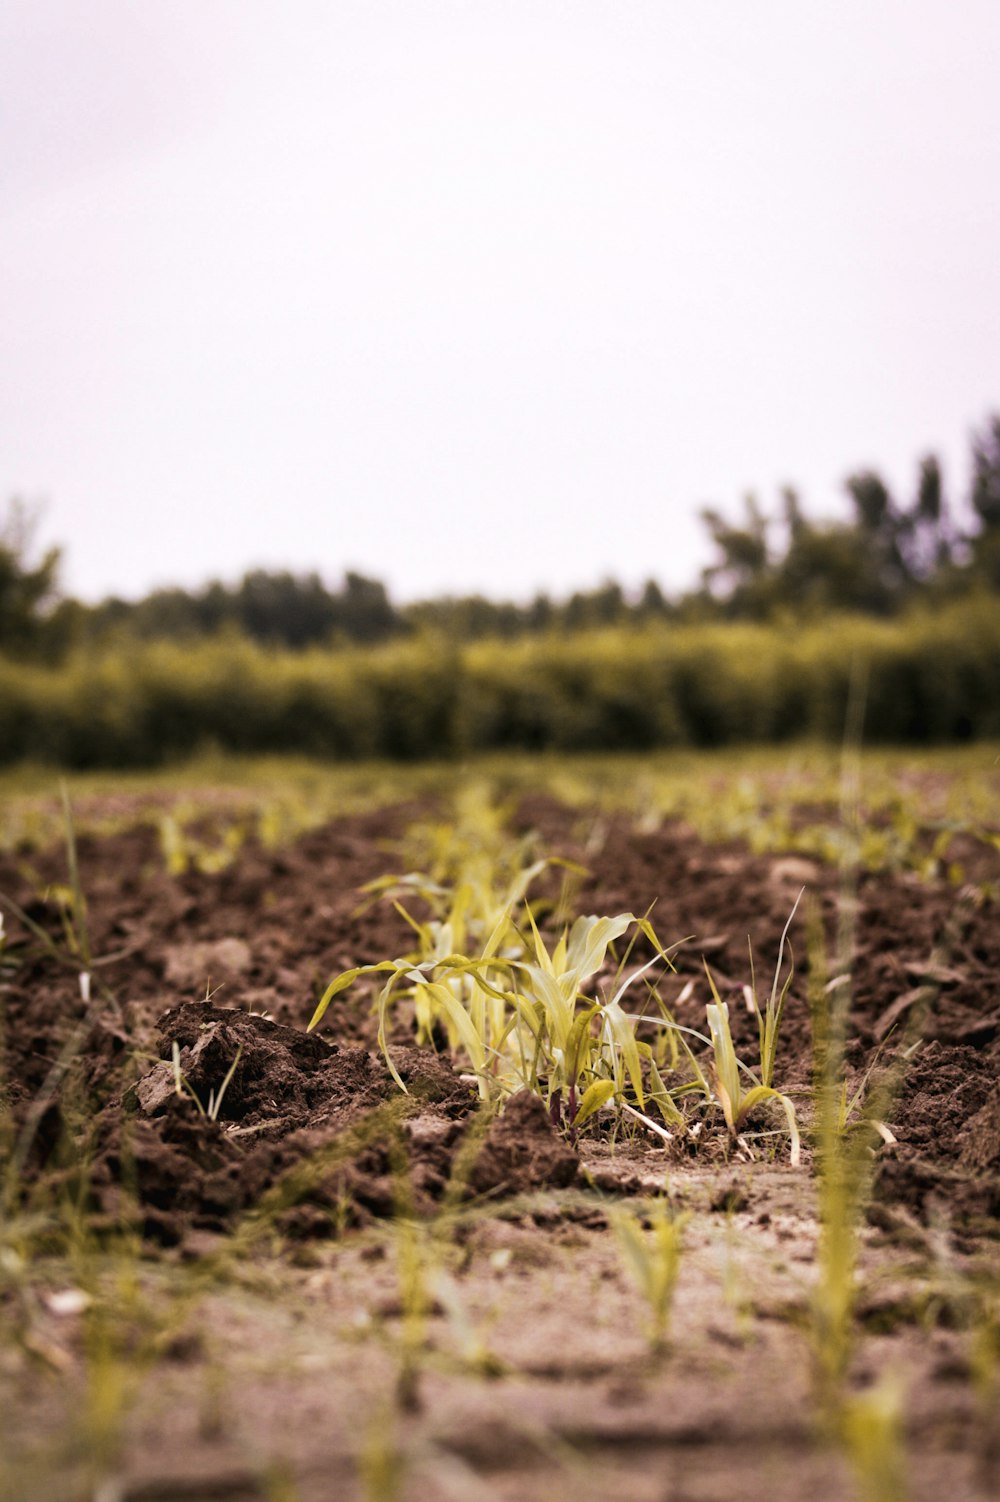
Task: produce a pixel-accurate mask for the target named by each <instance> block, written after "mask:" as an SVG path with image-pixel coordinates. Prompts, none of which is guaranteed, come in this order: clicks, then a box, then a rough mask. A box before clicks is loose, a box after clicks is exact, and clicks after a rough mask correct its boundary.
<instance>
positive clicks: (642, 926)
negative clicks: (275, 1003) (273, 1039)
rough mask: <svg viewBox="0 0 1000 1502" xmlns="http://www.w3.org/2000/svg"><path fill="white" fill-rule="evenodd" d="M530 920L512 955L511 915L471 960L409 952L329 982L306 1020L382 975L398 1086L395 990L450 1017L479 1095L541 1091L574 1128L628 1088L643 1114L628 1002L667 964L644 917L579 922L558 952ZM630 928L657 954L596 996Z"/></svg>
mask: <svg viewBox="0 0 1000 1502" xmlns="http://www.w3.org/2000/svg"><path fill="white" fill-rule="evenodd" d="M528 922H529V926H530V932H531V939H530V940H529V941H526V940H522V941H521V944H522V949H521V956H520V957H517V958H515V957H512V956H511V955H509V954H507V955H503V956H501V955H499V954H498V953H497V950H498V948H499V946H500V944H501V941H502V940H503V939H504V937H505V936H507V935H509V934H510V932H511V931H512V929H513V924H512V918H511V914H510V912H509V911H507V910H505V911H504V912H503V913H502V914H501V917H500V919H499V920H498V922H497V924H496V926H495V928H494V930H493V933H492V934H491V935H490V937H489V938H488V940H487V942H486V944H485V946H484V948H483V950H482V952H481V954H479V955H478V956H477V957H475V958H470V957H468V956H465V955H462V954H449V955H442V956H435V957H434V958H432V959H428V960H424V961H422V962H419V963H416V964H414V963H413V962H411V961H409V960H405V959H404V960H395V961H381V962H380V963H378V964H375V965H366V966H358V967H355V968H353V969H351V970H347V971H345V972H344V973H343V974H342V975H339V976H337V977H336V978H335V979H334V980H333V981H331V983H330V985H329V986H328V987H327V989H326V992H325V993H324V995H323V997H322V998H321V1000H320V1003H319V1005H318V1006H317V1008H316V1011H315V1013H314V1014H313V1017H312V1020H311V1022H310V1024H309V1026H310V1028H313V1027H315V1026H316V1025H317V1023H318V1022H319V1021H320V1020H321V1018H322V1017H323V1015H324V1013H325V1011H326V1009H327V1007H328V1006H329V1004H330V1002H331V1001H332V999H333V998H334V996H336V995H338V994H339V992H341V991H343V990H344V989H345V988H346V987H347V986H349V985H351V984H353V983H354V981H356V980H357V979H359V978H360V977H361V976H363V975H386V976H387V979H386V980H385V982H384V984H383V986H382V989H381V991H380V993H379V997H378V1002H377V1007H378V1018H379V1028H378V1041H379V1046H380V1048H381V1050H382V1052H383V1054H384V1056H385V1058H386V1062H387V1064H388V1066H389V1069H390V1071H391V1072H392V1074H393V1077H394V1079H395V1080H396V1083H397V1084H398V1085H399V1086H400V1088H401V1089H404V1090H405V1086H404V1084H403V1081H402V1080H401V1078H400V1076H399V1074H398V1072H397V1071H396V1069H395V1066H394V1064H393V1061H392V1053H391V1049H390V1047H389V1043H388V1037H387V1023H388V1018H389V1015H390V1011H391V1008H392V1005H393V1003H394V1002H395V1001H396V1000H397V998H398V996H399V995H400V994H407V993H408V994H410V995H413V994H415V993H420V994H421V995H422V996H423V997H424V998H425V1000H426V1003H427V1005H428V1006H430V1007H433V1008H434V1009H435V1011H436V1013H438V1014H440V1016H441V1017H442V1018H444V1019H445V1020H446V1023H447V1026H448V1030H449V1035H450V1037H451V1038H452V1039H453V1040H454V1044H453V1047H454V1051H455V1052H456V1053H457V1054H459V1055H460V1056H462V1055H464V1061H465V1063H466V1065H467V1067H468V1068H469V1069H470V1071H471V1073H472V1075H473V1076H474V1078H475V1080H476V1083H477V1086H478V1089H479V1094H480V1097H481V1098H482V1099H483V1100H496V1099H499V1100H503V1099H505V1098H506V1097H507V1096H508V1095H510V1094H512V1093H514V1092H515V1091H517V1090H521V1089H529V1090H532V1091H534V1092H535V1093H536V1094H539V1095H541V1096H542V1098H543V1099H544V1100H545V1101H546V1103H547V1104H548V1106H549V1107H550V1110H551V1112H552V1115H553V1118H554V1119H557V1120H560V1121H561V1120H564V1119H565V1121H566V1122H567V1124H568V1125H571V1126H573V1125H580V1124H582V1123H583V1122H585V1121H586V1120H587V1119H589V1117H590V1116H592V1115H593V1114H594V1113H595V1112H596V1111H597V1110H599V1109H600V1108H601V1106H603V1105H604V1104H606V1103H607V1102H608V1101H610V1100H612V1099H613V1100H615V1101H616V1102H619V1103H622V1102H623V1101H624V1099H625V1095H626V1092H628V1091H631V1093H632V1095H633V1097H634V1099H635V1101H636V1103H637V1105H638V1107H639V1108H640V1110H641V1109H642V1108H643V1107H644V1104H645V1098H646V1086H645V1084H644V1080H643V1068H642V1064H643V1057H644V1056H645V1057H646V1058H647V1059H650V1058H651V1050H650V1047H649V1045H648V1044H640V1043H639V1041H638V1040H637V1038H636V1035H635V1019H633V1018H632V1017H630V1016H629V1015H628V1014H626V1013H625V1011H624V1010H623V1008H622V1004H621V1003H622V999H623V997H624V995H625V993H626V991H627V990H628V988H629V987H630V986H631V985H632V984H633V983H634V982H635V981H636V980H637V979H638V978H639V976H641V975H643V974H644V973H645V972H646V971H648V970H649V969H650V968H651V966H653V965H655V964H657V963H664V962H666V963H669V957H668V954H667V951H665V950H664V949H663V947H662V945H661V944H660V941H659V939H658V938H657V937H656V934H655V932H654V930H653V928H652V925H651V924H650V923H649V920H648V919H647V918H637V917H636V916H635V915H634V914H632V913H619V914H617V915H616V916H615V917H596V916H591V917H581V918H578V919H577V920H576V922H575V923H574V924H573V926H572V928H571V929H570V930H569V931H568V932H564V933H563V934H562V936H561V937H560V939H559V940H558V942H557V943H556V945H555V947H554V948H553V949H552V950H551V952H550V951H549V949H548V948H547V946H546V944H545V941H544V940H543V938H542V936H541V935H540V933H539V932H538V929H537V926H536V925H535V921H534V918H533V916H532V914H531V913H530V910H529V912H528ZM630 929H632V930H633V934H636V933H642V934H644V935H645V936H646V938H647V939H648V941H649V942H650V944H651V945H652V947H653V948H654V951H655V953H654V955H653V958H652V959H650V960H648V961H646V962H645V964H643V965H642V966H640V967H639V968H638V969H637V970H635V971H633V972H632V973H631V974H629V975H627V976H626V975H624V973H623V968H624V961H623V962H622V963H621V964H619V966H618V970H617V973H616V975H615V977H614V980H613V982H612V983H611V985H610V987H609V989H610V991H611V994H610V996H609V997H606V998H601V997H598V996H596V995H594V988H593V984H592V983H593V982H594V981H595V979H596V977H597V976H598V975H599V973H600V972H601V971H602V969H603V967H604V964H605V961H606V958H607V954H608V950H609V948H610V946H611V945H612V944H613V943H614V941H615V940H617V939H620V938H622V937H623V936H624V935H625V934H627V933H628V931H629V930H630ZM513 931H514V932H515V933H516V930H513ZM653 1068H654V1070H655V1065H654V1066H653ZM654 1091H655V1092H656V1093H657V1094H658V1095H659V1097H660V1103H661V1104H662V1103H663V1102H664V1101H665V1100H666V1098H667V1092H666V1090H665V1088H664V1087H663V1085H662V1079H661V1078H660V1077H659V1075H658V1072H657V1073H656V1074H655V1075H654ZM632 1109H633V1110H634V1109H635V1107H632Z"/></svg>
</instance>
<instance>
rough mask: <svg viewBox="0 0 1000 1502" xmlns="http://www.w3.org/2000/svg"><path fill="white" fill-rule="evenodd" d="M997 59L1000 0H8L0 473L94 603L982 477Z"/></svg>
mask: <svg viewBox="0 0 1000 1502" xmlns="http://www.w3.org/2000/svg"><path fill="white" fill-rule="evenodd" d="M998 76H1000V3H998V0H655V3H652V0H650V3H646V0H565V3H561V0H525V3H521V0H280V3H279V0H143V3H141V4H138V3H135V0H3V4H2V7H0V505H2V503H3V501H4V500H5V498H6V497H8V496H10V495H13V494H15V493H17V494H20V495H23V496H26V497H28V498H33V499H44V501H45V502H46V510H45V516H44V536H45V539H47V540H54V541H58V542H60V543H62V544H64V545H65V549H66V553H65V567H64V583H65V585H66V587H67V588H68V589H69V590H71V591H72V592H75V593H78V594H81V595H83V596H84V597H87V598H97V597H99V596H101V595H103V594H105V593H108V592H116V593H122V594H125V595H137V594H140V593H142V592H144V591H146V590H147V589H149V588H150V587H152V586H154V585H156V584H161V583H181V584H185V585H196V584H198V583H200V582H202V581H204V580H205V579H206V578H208V577H209V576H221V577H223V578H226V579H235V578H237V577H238V576H239V575H240V574H242V572H243V571H244V570H246V569H247V568H249V567H253V566H264V567H271V568H277V567H289V568H293V569H295V570H311V569H318V570H319V571H320V572H321V573H322V574H323V575H324V576H325V577H326V578H327V579H328V580H330V581H331V582H335V581H337V580H338V579H339V577H340V575H341V574H342V572H343V570H344V569H345V568H348V567H350V568H356V569H358V570H360V571H361V572H364V573H368V574H373V575H375V576H377V577H379V578H382V579H384V580H385V581H386V582H387V583H388V584H389V586H390V588H391V590H392V591H393V593H394V595H395V596H396V597H397V598H399V599H410V598H414V597H421V596H428V595H431V594H435V593H440V592H444V591H450V592H466V591H473V590H482V591H485V592H488V593H490V594H492V595H494V596H518V597H524V596H527V595H529V594H530V593H531V592H533V591H534V590H535V589H536V588H539V587H544V588H548V589H550V590H552V591H554V592H556V593H557V594H564V593H566V592H568V591H569V590H571V589H573V588H574V587H584V586H592V585H595V584H597V583H598V582H599V581H600V580H601V579H602V578H605V577H608V576H612V577H616V578H618V579H619V580H620V581H621V582H622V583H623V584H625V585H628V586H633V585H636V584H638V583H639V582H640V581H641V580H643V579H645V578H646V577H647V576H649V575H651V574H652V575H654V576H656V577H657V578H658V579H659V580H660V581H661V582H662V583H663V584H664V585H665V586H667V587H673V588H676V587H678V586H682V585H685V584H687V583H690V582H692V581H693V579H694V577H695V575H696V573H697V570H698V568H699V567H700V565H701V564H703V563H704V562H706V561H707V558H708V551H709V550H708V547H707V543H706V540H705V534H704V528H703V526H702V524H701V523H700V522H699V521H698V519H697V508H698V506H699V505H701V504H705V503H708V502H713V503H717V504H719V505H721V506H722V507H723V509H724V510H726V511H728V512H731V513H733V514H735V513H736V511H737V509H738V506H739V502H740V498H741V496H742V494H743V492H744V491H745V490H746V489H748V488H753V489H756V490H757V491H758V492H759V494H760V495H761V497H762V499H763V500H764V502H765V503H766V504H767V505H771V504H776V489H777V486H778V485H779V484H781V483H782V482H784V481H792V482H795V483H796V484H798V485H799V486H800V487H801V489H802V491H803V494H804V497H805V501H806V504H807V508H811V509H812V510H813V511H814V512H816V513H819V514H832V513H834V512H835V511H836V509H837V508H838V507H839V506H840V505H841V504H842V503H841V501H840V499H839V496H840V487H841V482H842V480H843V477H844V475H845V474H846V473H848V472H849V471H850V470H851V469H853V468H857V467H859V466H862V465H874V466H877V467H878V468H880V469H881V470H882V471H883V473H884V474H885V475H886V477H887V478H888V479H890V480H891V481H892V482H893V483H894V485H895V486H896V487H897V489H898V490H899V491H900V492H901V493H902V494H904V495H907V494H909V492H911V491H912V489H913V485H914V478H915V471H916V463H917V460H918V457H919V456H920V454H922V453H923V452H925V451H926V450H928V449H933V450H935V451H937V452H938V453H939V454H940V455H941V457H942V459H943V461H944V464H945V472H946V479H947V481H948V482H949V484H950V487H951V489H952V491H953V492H958V491H961V490H962V489H963V488H964V486H965V483H966V477H967V451H968V435H969V430H970V428H971V427H973V426H974V425H977V424H980V423H981V422H982V421H983V419H984V418H985V416H986V415H987V414H988V413H989V412H990V411H992V410H997V409H1000V88H998V87H997V78H998Z"/></svg>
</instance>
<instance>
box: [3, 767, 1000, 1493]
mask: <svg viewBox="0 0 1000 1502" xmlns="http://www.w3.org/2000/svg"><path fill="white" fill-rule="evenodd" d="M0 796H2V803H0V895H2V898H3V921H4V926H3V930H2V933H3V939H2V942H0V1047H2V1057H0V1092H2V1093H0V1149H2V1155H3V1156H2V1162H3V1167H4V1176H3V1180H2V1182H0V1195H2V1198H0V1216H2V1219H0V1319H2V1325H0V1498H2V1499H3V1502H29V1499H30V1502H77V1499H79V1502H181V1499H219V1502H222V1499H225V1502H256V1499H268V1502H293V1499H294V1502H328V1499H338V1502H339V1499H344V1502H394V1499H399V1502H425V1499H426V1502H438V1499H441V1502H445V1499H450V1498H462V1499H463V1502H464V1499H468V1502H475V1499H479V1498H482V1499H504V1502H515V1499H518V1502H520V1499H528V1502H535V1499H537V1502H542V1499H545V1502H557V1499H562V1498H567V1499H568V1498H573V1499H574V1502H590V1499H595V1502H596V1499H598V1498H600V1499H605V1498H609V1497H628V1498H630V1499H633V1502H722V1499H726V1502H729V1499H731V1498H734V1497H735V1498H740V1499H741V1502H756V1499H764V1498H768V1499H770V1502H786V1499H787V1502H792V1499H796V1502H797V1499H800V1498H802V1497H803V1496H808V1497H809V1498H810V1499H811V1502H834V1499H838V1502H839V1499H847V1498H854V1497H857V1498H860V1499H862V1502H889V1499H894V1502H895V1499H900V1498H904V1497H910V1498H913V1499H915V1502H922V1499H931V1498H934V1499H939V1498H940V1497H941V1496H942V1494H946V1495H947V1496H948V1497H949V1499H951V1502H965V1499H970V1502H971V1499H982V1502H986V1499H988V1498H992V1497H994V1496H996V1495H997V1493H998V1490H1000V1256H998V1252H1000V1085H998V1071H997V1064H998V1059H1000V924H998V922H997V912H998V907H997V904H998V898H1000V754H998V748H997V747H996V746H995V745H988V744H983V743H973V744H970V745H968V746H964V747H962V748H961V749H960V750H952V751H940V752H934V753H931V752H920V753H911V752H898V753H896V752H891V751H880V752H878V753H875V752H872V753H866V754H865V755H863V756H862V755H860V754H858V753H855V752H852V751H848V752H846V753H844V754H842V755H840V754H837V753H834V752H831V751H830V750H828V749H826V750H824V749H822V748H817V747H811V746H795V747H788V748H783V749H782V750H781V751H780V752H776V751H766V750H756V751H753V752H736V751H726V752H715V753H702V754H696V753H693V752H692V753H690V754H688V753H684V754H681V753H672V754H661V755H658V756H652V755H649V756H645V757H642V758H629V757H603V758H599V757H590V758H587V757H578V758H566V757H560V758H543V757H538V758H534V759H532V758H528V757H520V758H516V759H515V758H508V759H501V758H496V759H492V760H483V761H476V762H473V763H469V764H466V765H456V764H452V765H446V766H418V767H414V768H411V769H405V768H404V769H401V768H399V767H398V766H397V767H393V766H389V765H384V766H365V765H357V766H355V767H352V768H348V769H335V768H330V767H329V766H326V765H323V764H320V763H308V762H293V761H287V760H286V761H278V760H275V761H271V762H237V761H230V760H224V759H216V760H203V761H201V762H198V763H194V764H192V765H190V766H189V767H188V768H186V769H185V770H183V771H178V772H174V773H166V772H165V773H161V774H155V775H154V774H141V775H140V774H134V775H130V776H125V775H120V776H116V777H112V776H111V775H109V774H104V775H97V774H94V775H92V776H83V775H77V776H74V777H73V778H71V779H70V780H69V781H68V783H67V784H64V792H63V793H62V794H61V793H60V789H59V787H58V786H54V785H53V779H52V776H51V774H49V773H46V772H38V771H36V772H31V771H26V770H21V771H18V772H10V773H7V774H5V775H4V777H3V780H2V781H0ZM629 915H634V917H630V916H629ZM589 916H596V917H598V918H606V919H609V920H617V921H612V922H608V923H606V924H604V925H603V926H601V925H600V924H588V923H587V922H586V921H581V920H585V919H587V918H588V917H589ZM564 932H568V933H569V935H570V938H569V943H568V944H561V943H560V935H561V934H563V933H564ZM394 961H399V962H400V963H399V965H398V966H397V967H396V968H386V962H394ZM366 967H372V968H371V969H368V968H366ZM375 967H382V968H379V969H376V968H375ZM336 977H343V981H342V983H341V984H340V985H339V986H337V985H333V986H331V984H330V983H331V981H334V979H335V978H336ZM380 997H381V1002H380V1000H379V998H380ZM755 1008H756V1009H755ZM311 1021H314V1022H315V1026H314V1027H313V1028H312V1029H311V1030H309V1024H310V1022H311ZM401 1085H402V1086H403V1087H405V1088H402V1089H401V1088H400V1086H401Z"/></svg>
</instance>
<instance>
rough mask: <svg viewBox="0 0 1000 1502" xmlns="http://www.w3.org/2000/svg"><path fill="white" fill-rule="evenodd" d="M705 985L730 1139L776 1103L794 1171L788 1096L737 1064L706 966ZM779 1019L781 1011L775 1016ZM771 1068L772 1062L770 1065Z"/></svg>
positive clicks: (795, 1137)
mask: <svg viewBox="0 0 1000 1502" xmlns="http://www.w3.org/2000/svg"><path fill="white" fill-rule="evenodd" d="M705 973H706V975H707V976H708V983H709V986H710V987H711V990H712V996H713V997H714V1001H713V1002H711V1003H710V1004H709V1006H708V1007H706V1009H705V1010H706V1015H707V1017H708V1028H709V1032H710V1034H711V1038H712V1053H713V1058H714V1064H715V1091H716V1095H717V1096H718V1100H719V1104H720V1106H721V1107H722V1114H723V1116H724V1117H725V1119H726V1126H727V1127H728V1128H729V1133H730V1136H732V1137H735V1136H737V1135H738V1133H739V1131H740V1129H741V1127H742V1126H743V1123H744V1122H745V1121H746V1119H747V1117H748V1116H749V1115H750V1113H751V1112H752V1111H754V1110H756V1108H757V1107H758V1106H759V1105H763V1104H764V1102H765V1101H769V1100H775V1101H777V1102H778V1104H779V1105H780V1106H781V1108H782V1110H783V1111H784V1113H785V1119H786V1121H787V1123H788V1135H789V1138H790V1139H791V1157H792V1164H793V1166H794V1167H798V1164H799V1159H800V1146H799V1127H798V1122H797V1120H796V1117H795V1107H794V1106H793V1104H792V1102H791V1100H790V1099H789V1097H788V1096H787V1095H782V1093H781V1091H780V1090H775V1089H774V1087H773V1086H772V1085H765V1084H763V1083H762V1082H761V1081H759V1080H757V1079H756V1078H755V1077H754V1075H753V1073H752V1071H751V1070H750V1069H748V1068H747V1066H746V1065H745V1064H743V1063H741V1062H740V1060H739V1059H738V1058H737V1056H736V1049H735V1046H734V1044H733V1035H732V1033H731V1031H730V1028H729V1008H728V1006H727V1005H726V1003H725V1002H724V1001H723V1000H722V999H721V998H720V996H719V992H718V989H717V987H716V984H715V981H714V979H713V978H712V973H711V971H710V970H709V968H708V966H707V965H706V966H705ZM778 1017H779V1019H780V1009H779V1012H778ZM772 1066H773V1061H772ZM744 1076H745V1077H746V1078H747V1079H748V1080H749V1082H750V1083H749V1088H748V1089H744V1087H743V1077H744Z"/></svg>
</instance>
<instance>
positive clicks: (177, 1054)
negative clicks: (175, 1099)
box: [170, 1039, 243, 1121]
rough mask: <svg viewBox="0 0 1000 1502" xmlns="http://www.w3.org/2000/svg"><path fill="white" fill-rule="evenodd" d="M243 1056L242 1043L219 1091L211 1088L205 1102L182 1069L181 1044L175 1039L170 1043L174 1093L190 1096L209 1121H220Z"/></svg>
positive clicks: (201, 1113)
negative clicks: (227, 1092) (231, 1084)
mask: <svg viewBox="0 0 1000 1502" xmlns="http://www.w3.org/2000/svg"><path fill="white" fill-rule="evenodd" d="M242 1056H243V1045H242V1044H240V1045H239V1047H238V1048H237V1050H236V1053H235V1056H234V1058H233V1062H232V1063H231V1064H230V1066H229V1068H228V1069H227V1070H226V1074H225V1077H224V1079H223V1081H222V1084H221V1085H220V1086H219V1089H218V1091H216V1090H214V1089H211V1090H209V1092H208V1100H207V1101H206V1102H204V1103H203V1102H202V1100H201V1097H200V1096H199V1095H198V1092H197V1090H195V1088H194V1086H193V1085H192V1084H191V1081H190V1080H189V1079H188V1078H187V1076H186V1075H185V1074H184V1072H183V1071H182V1069H181V1050H180V1045H179V1044H178V1043H177V1041H176V1039H175V1040H174V1042H173V1043H172V1044H171V1045H170V1062H171V1068H172V1069H173V1074H174V1093H175V1094H176V1095H180V1096H185V1095H187V1096H189V1097H190V1098H191V1100H193V1101H194V1103H195V1105H196V1106H197V1107H198V1111H199V1114H200V1115H202V1116H204V1117H205V1119H206V1120H207V1121H218V1119H219V1112H220V1111H221V1110H222V1102H223V1100H224V1099H225V1096H226V1091H227V1090H228V1089H229V1086H230V1083H231V1081H232V1078H233V1075H234V1074H235V1073H236V1066H237V1065H238V1064H239V1062H240V1059H241V1058H242Z"/></svg>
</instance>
